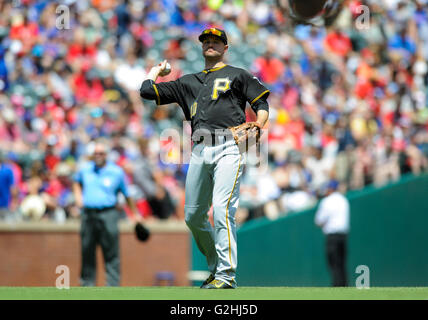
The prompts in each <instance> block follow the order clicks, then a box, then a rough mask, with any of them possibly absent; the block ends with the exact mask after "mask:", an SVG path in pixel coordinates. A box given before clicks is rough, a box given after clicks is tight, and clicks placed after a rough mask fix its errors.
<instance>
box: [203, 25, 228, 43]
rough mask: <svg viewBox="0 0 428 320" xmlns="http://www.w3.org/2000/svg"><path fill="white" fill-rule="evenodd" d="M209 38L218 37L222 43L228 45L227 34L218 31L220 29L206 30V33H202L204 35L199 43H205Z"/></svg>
mask: <svg viewBox="0 0 428 320" xmlns="http://www.w3.org/2000/svg"><path fill="white" fill-rule="evenodd" d="M207 36H216V37H219V38H220V39H221V41H223V42H224V44H227V36H226V32H224V30H221V29H218V28H209V29H205V30H204V31H202V33H201V34H200V36H199V41H200V42H203V41H204V39H205V38H206V37H207Z"/></svg>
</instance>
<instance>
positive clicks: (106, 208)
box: [84, 206, 116, 213]
mask: <svg viewBox="0 0 428 320" xmlns="http://www.w3.org/2000/svg"><path fill="white" fill-rule="evenodd" d="M112 209H116V206H112V207H104V208H84V210H85V212H86V213H100V212H104V211H108V210H112Z"/></svg>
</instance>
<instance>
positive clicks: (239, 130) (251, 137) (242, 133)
mask: <svg viewBox="0 0 428 320" xmlns="http://www.w3.org/2000/svg"><path fill="white" fill-rule="evenodd" d="M229 130H230V131H231V132H232V135H233V139H234V140H235V143H236V144H237V145H238V147H239V150H240V151H241V152H246V151H248V148H249V147H251V146H252V145H254V144H258V143H259V141H260V131H261V127H260V125H259V124H258V123H257V122H245V123H243V124H241V125H239V126H236V127H230V128H229Z"/></svg>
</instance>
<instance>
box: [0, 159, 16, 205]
mask: <svg viewBox="0 0 428 320" xmlns="http://www.w3.org/2000/svg"><path fill="white" fill-rule="evenodd" d="M13 184H14V178H13V171H12V169H11V168H10V167H9V166H8V165H6V164H4V163H1V164H0V209H1V208H3V209H4V208H8V207H9V202H10V188H11V187H12V185H13Z"/></svg>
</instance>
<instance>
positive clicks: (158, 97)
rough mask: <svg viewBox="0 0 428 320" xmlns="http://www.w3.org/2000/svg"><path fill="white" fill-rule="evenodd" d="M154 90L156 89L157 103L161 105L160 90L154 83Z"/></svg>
mask: <svg viewBox="0 0 428 320" xmlns="http://www.w3.org/2000/svg"><path fill="white" fill-rule="evenodd" d="M153 89H155V92H156V103H157V104H158V105H160V96H159V91H158V88H156V85H155V84H154V83H153Z"/></svg>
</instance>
